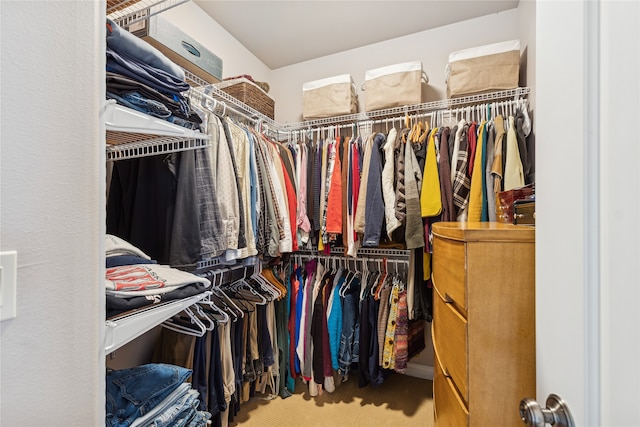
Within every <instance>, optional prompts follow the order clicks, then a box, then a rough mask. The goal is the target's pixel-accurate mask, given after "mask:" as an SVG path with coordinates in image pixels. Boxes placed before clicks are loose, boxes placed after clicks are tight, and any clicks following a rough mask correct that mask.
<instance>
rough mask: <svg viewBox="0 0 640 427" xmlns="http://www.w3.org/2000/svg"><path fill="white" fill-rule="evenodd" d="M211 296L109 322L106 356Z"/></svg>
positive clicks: (147, 309) (155, 307)
mask: <svg viewBox="0 0 640 427" xmlns="http://www.w3.org/2000/svg"><path fill="white" fill-rule="evenodd" d="M210 294H211V292H209V291H206V292H203V293H201V294H197V295H194V296H191V297H188V298H184V299H179V300H175V301H167V302H164V303H160V304H157V305H156V304H154V305H151V306H148V307H144V308H140V309H137V310H135V311H132V312H130V313H126V314H123V315H121V316H116V317H113V318H111V319H109V320H107V321H106V328H105V338H104V349H105V354H110V353H113V352H114V351H116V350H117V349H119V348H120V347H122V346H123V345H125V344H126V343H128V342H130V341H132V340H134V339H136V338H137V337H139V336H140V335H142V334H144V333H145V332H147V331H149V330H151V329H152V328H154V327H156V326H158V325H160V324H161V323H162V322H164V321H165V320H167V319H168V318H170V317H172V316H174V315H176V314H178V313H180V312H181V311H182V310H184V309H185V308H187V307H189V306H191V305H193V304H195V303H197V302H199V301H202V300H203V299H205V298H207V297H208V296H209V295H210Z"/></svg>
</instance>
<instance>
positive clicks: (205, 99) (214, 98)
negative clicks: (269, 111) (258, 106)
mask: <svg viewBox="0 0 640 427" xmlns="http://www.w3.org/2000/svg"><path fill="white" fill-rule="evenodd" d="M188 95H189V98H190V99H191V102H192V104H193V105H194V106H198V107H201V108H205V109H207V111H210V112H211V113H213V114H221V115H223V116H224V115H226V114H227V113H231V114H232V115H235V116H236V117H238V118H240V119H241V120H246V121H249V122H251V123H252V124H253V125H254V126H256V127H258V129H257V130H258V131H259V132H263V133H267V134H268V133H271V135H272V136H279V135H280V134H281V133H283V131H282V129H281V126H280V125H279V124H278V123H277V122H275V121H274V120H271V119H270V118H268V117H267V116H265V115H263V114H261V113H259V112H257V111H255V110H253V109H252V108H251V107H249V106H247V105H245V104H242V103H241V102H240V101H238V100H236V99H235V98H233V97H232V96H231V95H228V94H226V93H225V92H222V91H221V90H220V89H217V88H216V87H215V86H211V85H209V86H206V87H199V88H191V89H190V90H189V93H188ZM223 95H224V96H223ZM220 98H222V99H220ZM212 105H213V107H211V106H212ZM218 106H221V107H222V109H223V111H222V112H221V113H218V112H216V109H217V107H218Z"/></svg>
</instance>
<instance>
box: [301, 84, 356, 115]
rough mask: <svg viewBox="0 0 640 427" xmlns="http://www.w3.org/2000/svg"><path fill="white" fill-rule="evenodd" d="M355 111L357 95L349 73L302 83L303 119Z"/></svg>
mask: <svg viewBox="0 0 640 427" xmlns="http://www.w3.org/2000/svg"><path fill="white" fill-rule="evenodd" d="M356 112H358V95H357V94H356V86H355V84H354V83H353V79H352V78H351V75H349V74H341V75H339V76H334V77H328V78H325V79H320V80H314V81H311V82H307V83H304V84H303V85H302V117H303V118H304V119H305V120H308V119H323V118H325V117H334V116H341V115H345V114H353V113H356Z"/></svg>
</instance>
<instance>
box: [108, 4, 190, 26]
mask: <svg viewBox="0 0 640 427" xmlns="http://www.w3.org/2000/svg"><path fill="white" fill-rule="evenodd" d="M189 1H190V0H107V17H108V18H109V19H111V20H112V21H114V22H115V23H116V24H118V25H119V26H121V27H127V26H129V25H131V24H135V23H136V22H138V21H142V20H145V19H147V18H149V17H151V16H154V15H157V14H159V13H162V12H164V11H166V10H169V9H171V8H173V7H176V6H179V5H181V4H183V3H187V2H189Z"/></svg>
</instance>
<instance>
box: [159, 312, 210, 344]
mask: <svg viewBox="0 0 640 427" xmlns="http://www.w3.org/2000/svg"><path fill="white" fill-rule="evenodd" d="M182 313H184V314H186V315H187V317H186V318H185V317H182ZM161 326H162V327H163V328H167V329H170V330H172V331H175V332H179V333H181V334H185V335H191V336H196V337H202V336H204V334H205V333H206V332H207V328H206V326H205V325H204V324H203V323H202V322H201V321H200V319H198V318H197V316H196V315H195V314H194V313H193V311H191V309H190V308H189V307H186V308H185V309H184V310H182V312H180V313H178V315H176V316H173V317H171V318H169V319H167V320H165V321H164V322H162V323H161Z"/></svg>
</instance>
